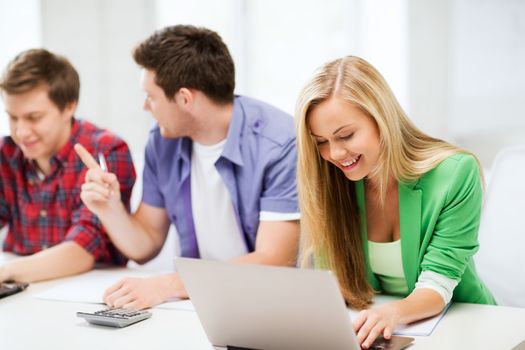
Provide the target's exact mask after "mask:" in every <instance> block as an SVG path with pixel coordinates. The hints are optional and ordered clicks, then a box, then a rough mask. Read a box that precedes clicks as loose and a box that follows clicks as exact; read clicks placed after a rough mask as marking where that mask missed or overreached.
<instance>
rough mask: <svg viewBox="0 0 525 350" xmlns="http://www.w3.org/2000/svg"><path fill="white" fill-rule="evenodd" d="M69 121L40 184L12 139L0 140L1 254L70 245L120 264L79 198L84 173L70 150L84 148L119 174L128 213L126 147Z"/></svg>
mask: <svg viewBox="0 0 525 350" xmlns="http://www.w3.org/2000/svg"><path fill="white" fill-rule="evenodd" d="M72 122H73V126H72V129H71V136H70V138H69V141H68V142H67V143H66V144H65V145H64V146H63V147H62V148H61V149H60V150H59V151H58V152H57V153H56V154H55V155H54V156H53V157H52V158H51V160H50V163H51V173H50V175H48V176H46V177H45V178H44V179H43V180H40V178H39V177H38V174H37V171H36V167H35V165H34V163H33V161H31V160H29V159H27V158H24V155H23V153H22V151H21V150H20V148H19V147H18V146H17V145H16V144H15V143H14V142H13V140H12V139H11V137H9V136H8V137H5V138H3V139H0V227H2V226H4V225H9V231H8V233H7V236H6V239H5V241H4V246H3V249H4V251H9V252H14V253H16V254H20V255H28V254H33V253H36V252H39V251H41V250H42V249H45V248H47V247H51V246H53V245H56V244H59V243H61V242H64V241H73V242H76V243H78V244H79V245H80V246H81V247H83V248H84V249H86V250H87V251H88V252H90V253H91V254H92V255H93V256H94V258H95V260H96V261H97V262H106V263H108V262H110V263H114V264H118V265H123V264H125V263H126V261H127V260H126V258H125V257H124V256H123V255H122V254H121V253H120V252H119V251H118V250H117V249H116V248H115V246H113V244H112V243H111V241H110V240H109V237H108V236H107V234H106V233H105V231H104V229H103V227H102V224H101V222H100V220H99V219H98V218H97V217H96V216H95V214H93V213H91V212H90V211H89V210H88V208H86V206H84V204H83V203H82V201H81V199H80V191H81V186H82V183H83V182H84V177H85V175H86V171H87V169H86V167H85V166H84V164H83V163H82V161H81V160H80V158H79V157H78V156H77V154H76V153H75V151H74V150H73V145H74V144H75V143H80V144H82V145H83V146H84V147H85V148H86V149H87V150H88V151H89V152H90V153H91V154H92V155H93V156H95V159H97V154H98V152H102V153H103V154H104V156H105V157H106V162H107V166H108V171H110V172H112V173H115V174H116V175H117V178H118V180H119V182H120V192H121V194H122V201H123V202H124V203H125V205H126V206H127V208H128V209H129V200H130V197H131V190H132V188H133V184H134V183H135V169H134V167H133V162H132V160H131V155H130V153H129V149H128V146H127V145H126V143H125V142H124V141H122V140H121V139H119V138H118V137H116V136H115V135H113V134H111V133H109V132H108V131H106V130H102V129H99V128H97V127H96V126H95V125H93V124H91V123H89V122H87V121H82V120H75V119H73V121H72Z"/></svg>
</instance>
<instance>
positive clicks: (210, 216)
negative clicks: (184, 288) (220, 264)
mask: <svg viewBox="0 0 525 350" xmlns="http://www.w3.org/2000/svg"><path fill="white" fill-rule="evenodd" d="M225 144H226V140H223V141H221V142H219V143H217V144H215V145H211V146H205V145H202V144H199V143H197V142H193V149H192V152H191V207H192V212H193V221H194V225H195V235H196V236H197V244H198V245H199V252H200V256H201V258H202V259H210V260H228V259H231V258H234V257H236V256H240V255H245V254H247V253H248V251H247V248H246V243H245V241H244V237H243V235H242V233H241V230H239V227H238V225H237V221H236V219H235V212H234V210H233V204H232V200H231V196H230V192H228V189H227V188H226V185H225V184H224V181H223V180H222V178H221V175H220V174H219V172H218V171H217V169H216V168H215V162H216V161H217V160H218V159H219V157H220V156H221V153H222V150H223V149H224V145H225Z"/></svg>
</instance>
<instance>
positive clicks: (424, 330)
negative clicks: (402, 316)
mask: <svg viewBox="0 0 525 350" xmlns="http://www.w3.org/2000/svg"><path fill="white" fill-rule="evenodd" d="M399 299H402V298H401V297H395V296H391V295H376V296H375V297H374V302H373V304H372V306H371V307H374V306H379V305H382V304H385V303H388V302H390V301H394V300H399ZM449 305H450V304H448V305H447V307H445V309H444V310H443V311H442V312H441V313H440V314H438V315H436V316H434V317H430V318H427V319H424V320H421V321H417V322H413V323H410V324H404V325H399V326H397V328H396V330H395V332H394V334H395V335H405V336H425V337H426V336H429V335H431V334H432V331H434V328H436V326H437V324H438V323H439V321H440V320H441V318H443V316H444V315H445V313H446V312H447V310H448V306H449ZM348 312H349V313H350V317H351V319H352V320H355V318H356V317H357V315H358V314H359V311H357V310H353V309H348Z"/></svg>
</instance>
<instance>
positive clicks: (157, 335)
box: [0, 277, 525, 350]
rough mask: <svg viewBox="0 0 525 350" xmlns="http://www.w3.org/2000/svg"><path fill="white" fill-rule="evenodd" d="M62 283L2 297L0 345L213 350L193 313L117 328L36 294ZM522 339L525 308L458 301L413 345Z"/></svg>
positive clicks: (156, 312) (169, 313) (489, 345)
mask: <svg viewBox="0 0 525 350" xmlns="http://www.w3.org/2000/svg"><path fill="white" fill-rule="evenodd" d="M74 278H75V277H73V279H74ZM68 280H70V279H68ZM64 281H65V280H56V281H51V282H42V283H34V284H32V285H31V286H30V287H29V288H28V289H27V290H26V291H24V292H22V293H19V294H17V295H14V296H10V297H8V298H4V299H0V347H1V348H2V349H9V350H14V349H24V350H25V349H66V348H73V349H89V350H94V349H97V350H98V349H109V350H115V349H126V350H127V349H140V350H153V349H168V348H171V349H184V350H186V349H206V350H212V349H214V347H212V346H211V345H210V343H209V342H208V340H207V338H206V335H205V333H204V331H203V329H202V327H201V325H200V322H199V319H198V317H197V315H196V314H195V313H194V312H191V311H182V310H173V309H166V308H164V309H163V308H162V307H158V308H155V309H153V317H151V318H150V319H148V320H145V321H143V322H140V323H138V324H135V325H132V326H130V327H127V328H122V329H114V328H107V327H101V326H91V325H89V324H88V323H86V322H85V321H84V320H83V319H80V318H78V317H76V312H77V311H95V310H99V309H101V308H102V306H101V305H97V304H86V303H74V302H58V301H49V300H42V299H38V298H35V295H36V294H38V293H40V292H42V291H45V290H47V289H49V288H52V287H55V286H57V285H58V284H60V283H64ZM523 339H525V309H521V308H509V307H496V306H484V305H474V304H454V305H452V306H451V307H450V310H449V311H448V313H447V314H446V315H445V317H444V318H443V319H442V320H441V322H440V323H439V324H438V326H437V328H436V329H435V330H434V332H433V334H432V335H431V336H430V337H417V338H416V340H415V343H414V344H413V345H412V346H411V347H410V349H440V350H443V349H447V350H449V349H487V350H489V349H490V350H495V349H496V350H497V349H511V348H512V347H514V346H515V345H517V344H518V343H519V342H521V341H522V340H523ZM217 349H218V348H217Z"/></svg>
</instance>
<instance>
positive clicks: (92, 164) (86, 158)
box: [75, 143, 100, 169]
mask: <svg viewBox="0 0 525 350" xmlns="http://www.w3.org/2000/svg"><path fill="white" fill-rule="evenodd" d="M75 152H77V154H78V156H79V157H80V160H82V163H84V165H85V166H87V167H88V168H89V169H97V168H99V169H100V166H99V165H98V163H97V161H96V160H95V158H93V156H92V155H91V153H89V152H88V151H87V149H85V148H84V146H82V145H81V144H80V143H77V144H75Z"/></svg>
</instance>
